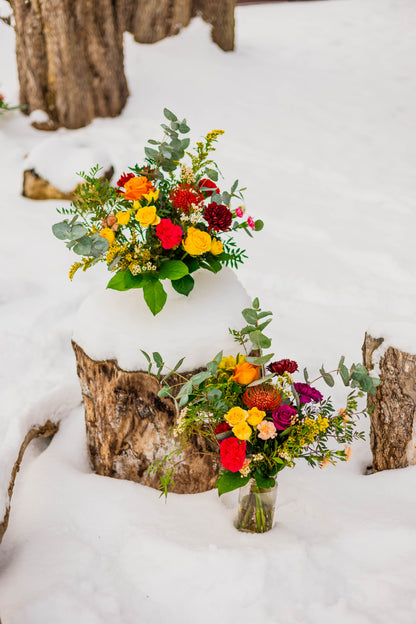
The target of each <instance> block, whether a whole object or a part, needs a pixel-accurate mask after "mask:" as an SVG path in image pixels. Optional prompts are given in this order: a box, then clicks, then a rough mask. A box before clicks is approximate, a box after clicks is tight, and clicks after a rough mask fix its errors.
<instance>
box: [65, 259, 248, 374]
mask: <svg viewBox="0 0 416 624" xmlns="http://www.w3.org/2000/svg"><path fill="white" fill-rule="evenodd" d="M193 275H194V279H195V286H194V289H193V291H192V292H191V293H190V294H189V296H188V297H187V298H186V299H185V297H184V296H183V295H180V294H178V293H177V292H176V291H175V290H174V289H173V288H172V286H171V284H170V282H169V281H168V280H166V281H165V282H164V288H165V290H166V292H167V294H168V299H167V302H166V305H165V307H164V308H163V310H162V311H161V312H159V314H158V315H157V316H153V314H152V313H151V312H150V310H149V308H148V307H147V305H146V303H145V301H144V299H143V291H142V290H128V291H124V292H118V291H115V290H100V291H98V292H96V293H94V294H92V295H91V296H90V297H88V298H87V299H86V300H85V302H84V303H83V304H82V306H81V308H80V310H79V312H78V315H77V318H76V320H75V326H74V335H73V339H74V340H75V342H76V343H77V344H79V345H80V346H81V347H82V348H83V350H84V351H85V352H86V353H87V355H89V356H90V357H91V358H93V359H94V360H109V359H115V360H117V362H118V365H119V366H120V368H122V369H123V370H147V366H148V365H147V361H146V359H145V357H144V355H143V354H142V352H141V349H143V350H144V351H146V352H147V353H148V354H150V355H151V354H152V353H153V352H154V351H158V352H159V353H161V354H162V356H163V359H164V361H165V362H166V364H167V365H168V366H170V367H171V368H173V366H174V365H175V364H176V363H177V361H178V360H179V359H181V358H182V357H183V356H185V358H186V359H185V361H184V362H183V364H182V366H181V367H180V368H178V369H177V370H178V371H191V370H195V369H196V368H199V367H202V366H205V364H206V363H207V362H208V361H209V360H210V359H212V358H213V357H214V356H215V355H216V354H217V353H218V352H219V351H223V352H224V354H225V355H237V353H238V352H239V351H240V352H241V346H240V347H239V345H238V344H237V343H236V342H235V341H234V340H233V338H232V336H231V335H230V334H229V332H228V328H229V327H231V328H234V329H240V325H241V322H240V318H242V317H241V310H243V309H244V308H247V307H250V305H251V301H250V298H249V297H248V295H247V293H246V291H245V290H244V288H243V286H242V285H241V284H240V282H239V281H238V277H237V275H236V274H235V273H233V271H232V270H231V269H229V268H224V269H222V271H221V275H214V274H213V273H210V272H209V271H206V270H205V271H197V272H196V273H194V274H193ZM218 301H224V302H226V305H225V306H224V305H221V306H219V305H218V303H217V302H218ZM236 321H237V323H236ZM207 354H208V356H207Z"/></svg>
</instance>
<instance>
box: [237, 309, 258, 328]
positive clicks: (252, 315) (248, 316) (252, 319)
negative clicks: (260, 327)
mask: <svg viewBox="0 0 416 624" xmlns="http://www.w3.org/2000/svg"><path fill="white" fill-rule="evenodd" d="M241 314H242V315H243V317H244V320H245V321H247V323H250V325H255V324H256V323H257V314H256V312H255V310H252V309H251V308H244V310H243V311H242V312H241Z"/></svg>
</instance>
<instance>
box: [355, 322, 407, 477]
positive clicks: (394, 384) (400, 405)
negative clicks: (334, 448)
mask: <svg viewBox="0 0 416 624" xmlns="http://www.w3.org/2000/svg"><path fill="white" fill-rule="evenodd" d="M383 342H384V339H383V338H373V337H372V336H370V335H369V334H366V335H365V340H364V344H363V357H364V365H365V366H366V367H367V369H368V370H372V369H373V368H374V364H373V361H372V360H373V358H372V356H373V353H374V351H375V350H376V349H377V348H378V347H379V346H380V345H381V344H382V343H383ZM379 368H380V379H381V385H380V386H378V388H377V393H376V395H375V396H371V395H368V408H369V409H370V421H371V429H370V444H371V451H372V454H373V472H377V471H379V470H389V469H392V468H405V467H406V466H411V465H415V464H416V355H411V354H409V353H405V352H404V351H400V350H399V349H395V348H393V347H388V349H387V350H386V352H385V354H384V355H383V356H382V357H381V358H380V362H379Z"/></svg>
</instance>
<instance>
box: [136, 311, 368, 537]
mask: <svg viewBox="0 0 416 624" xmlns="http://www.w3.org/2000/svg"><path fill="white" fill-rule="evenodd" d="M242 315H243V317H244V320H245V323H246V324H245V326H244V327H243V328H242V329H241V330H238V331H237V330H230V332H231V333H232V335H233V336H234V339H235V340H236V341H237V342H238V343H239V344H240V345H241V354H240V355H237V356H236V357H233V356H224V355H223V353H222V352H220V353H218V354H217V355H216V356H215V357H214V358H213V359H212V360H210V361H209V362H208V363H207V364H206V370H203V371H202V372H199V373H197V374H196V375H194V376H193V377H191V379H189V380H186V382H185V383H184V384H183V385H182V386H181V387H180V390H179V392H178V390H177V388H175V387H174V386H170V385H169V378H170V375H171V374H172V372H174V371H175V370H177V368H178V367H179V365H180V364H182V361H180V362H179V363H178V365H176V366H175V367H174V368H173V369H171V370H170V369H168V367H166V364H165V363H164V362H163V359H162V357H161V356H160V354H159V353H155V354H153V357H151V356H150V355H149V354H147V353H145V354H144V355H145V356H146V358H147V359H148V362H149V372H151V370H152V368H153V367H154V366H156V368H157V371H156V374H157V376H158V378H159V379H160V380H161V383H162V388H161V390H160V392H159V394H160V396H162V397H163V396H170V397H171V398H172V399H173V401H174V402H175V405H176V408H177V413H178V418H177V422H176V426H175V429H174V433H175V435H176V436H177V438H178V453H179V452H180V451H181V450H182V449H183V448H184V446H186V445H187V444H189V442H190V440H191V438H192V436H194V435H195V434H199V435H203V436H205V437H206V438H207V439H208V441H209V447H210V448H211V449H212V452H216V453H218V454H219V456H220V460H221V465H222V470H221V472H220V474H219V477H218V480H217V483H216V487H217V488H218V493H219V494H220V495H221V494H224V493H225V492H229V491H231V490H235V489H240V500H239V509H238V513H237V517H236V521H235V526H236V527H237V528H238V529H239V530H241V531H247V532H250V533H264V532H265V531H268V530H270V529H271V528H272V526H273V519H274V507H275V501H276V487H277V486H276V477H277V475H278V473H279V472H280V471H281V470H283V469H284V468H286V467H292V466H294V465H295V462H296V460H298V459H304V460H305V461H307V462H308V463H309V465H310V466H312V467H315V466H320V467H324V466H326V465H328V464H329V463H332V464H335V463H336V462H337V461H339V460H340V461H348V460H349V458H350V457H351V453H352V451H351V447H350V446H349V445H350V443H351V442H352V441H353V440H354V439H355V438H363V437H364V433H363V432H360V431H358V429H357V418H358V417H359V416H360V415H361V414H363V413H365V410H359V407H358V399H359V398H360V397H362V396H363V394H364V393H368V392H369V393H371V394H375V391H376V387H377V385H378V384H379V383H380V382H379V380H378V379H376V378H374V377H370V376H369V374H368V371H367V369H366V368H365V367H364V366H363V365H362V364H352V366H350V367H347V366H346V365H345V358H344V357H341V359H340V361H339V363H338V366H337V367H336V368H335V369H334V370H332V371H330V372H328V371H326V370H325V369H324V367H322V368H321V369H320V372H319V376H318V377H317V378H316V379H314V380H313V381H310V380H309V376H308V372H307V369H306V368H305V369H304V371H303V380H302V381H296V380H295V375H296V374H298V364H297V363H296V362H295V361H293V360H291V359H279V360H275V359H274V357H275V356H274V354H273V353H269V354H265V353H264V350H265V349H269V347H270V346H271V340H270V338H268V337H267V336H266V335H265V333H264V330H265V328H266V327H267V325H268V324H269V323H270V321H271V320H272V319H271V315H272V312H269V311H262V310H261V309H260V305H259V301H258V299H255V300H254V301H253V303H252V308H246V309H244V310H243V311H242ZM166 369H168V370H167V372H165V373H164V372H163V371H166ZM336 376H338V377H339V378H340V379H341V380H342V382H343V384H344V385H345V386H346V387H348V388H349V391H348V393H347V396H346V402H345V405H344V406H342V407H341V408H340V409H336V408H335V407H334V406H333V403H332V400H331V398H330V397H324V396H323V394H322V393H321V392H320V391H319V390H318V389H317V388H315V387H314V385H313V384H314V383H315V382H317V381H318V379H322V380H323V381H324V382H326V384H327V385H328V386H333V385H334V383H335V377H336ZM339 445H341V447H342V448H340V446H339ZM174 455H175V454H174V453H173V454H171V455H170V456H169V457H165V458H164V459H163V460H162V461H161V462H158V463H156V464H154V465H153V466H152V467H151V469H152V470H157V471H159V472H160V474H161V487H162V489H163V491H164V492H165V494H166V493H167V491H168V488H169V484H170V479H171V477H172V475H173V466H174V464H175V457H174Z"/></svg>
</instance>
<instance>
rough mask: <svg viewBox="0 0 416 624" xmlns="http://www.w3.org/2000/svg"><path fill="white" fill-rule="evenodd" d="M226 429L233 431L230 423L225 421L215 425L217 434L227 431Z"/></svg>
mask: <svg viewBox="0 0 416 624" xmlns="http://www.w3.org/2000/svg"><path fill="white" fill-rule="evenodd" d="M225 431H231V427H230V425H229V424H228V423H226V422H225V421H224V422H220V423H218V425H217V426H216V427H215V432H214V433H215V435H218V434H219V433H225Z"/></svg>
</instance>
